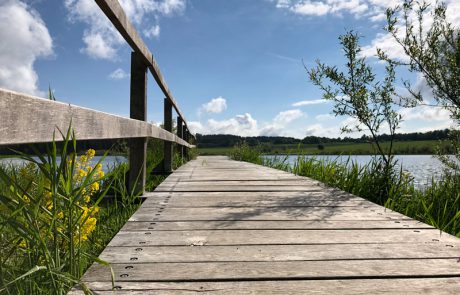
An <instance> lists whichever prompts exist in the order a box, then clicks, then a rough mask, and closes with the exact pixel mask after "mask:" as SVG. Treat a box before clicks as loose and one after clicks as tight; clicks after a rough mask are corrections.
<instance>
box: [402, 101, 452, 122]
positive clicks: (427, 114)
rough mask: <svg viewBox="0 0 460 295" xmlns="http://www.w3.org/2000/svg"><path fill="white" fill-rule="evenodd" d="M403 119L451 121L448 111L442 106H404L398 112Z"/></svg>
mask: <svg viewBox="0 0 460 295" xmlns="http://www.w3.org/2000/svg"><path fill="white" fill-rule="evenodd" d="M398 113H399V114H400V115H401V116H402V119H403V120H405V121H410V120H423V121H424V122H427V121H430V122H432V121H445V122H449V124H451V123H453V121H452V120H451V118H450V112H449V111H448V110H446V109H445V108H442V107H432V106H423V105H422V106H418V107H415V108H404V109H401V110H399V112H398Z"/></svg>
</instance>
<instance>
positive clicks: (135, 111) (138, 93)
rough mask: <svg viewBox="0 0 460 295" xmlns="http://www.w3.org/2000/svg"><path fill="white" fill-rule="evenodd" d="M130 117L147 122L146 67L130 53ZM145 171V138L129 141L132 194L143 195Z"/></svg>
mask: <svg viewBox="0 0 460 295" xmlns="http://www.w3.org/2000/svg"><path fill="white" fill-rule="evenodd" d="M129 112H130V117H131V119H135V120H140V121H147V67H146V65H145V62H144V60H143V58H142V56H141V55H140V54H139V53H137V52H131V84H130V108H129ZM146 170H147V138H145V137H144V138H133V139H132V140H130V141H129V184H128V189H129V191H130V192H132V194H138V193H140V194H143V193H144V189H145V181H146Z"/></svg>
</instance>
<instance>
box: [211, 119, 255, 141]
mask: <svg viewBox="0 0 460 295" xmlns="http://www.w3.org/2000/svg"><path fill="white" fill-rule="evenodd" d="M207 133H208V134H238V135H242V136H255V135H258V128H257V120H255V119H254V118H252V116H251V114H249V113H245V114H243V115H236V116H235V117H233V118H231V119H228V120H221V121H219V120H214V119H209V120H208V124H207Z"/></svg>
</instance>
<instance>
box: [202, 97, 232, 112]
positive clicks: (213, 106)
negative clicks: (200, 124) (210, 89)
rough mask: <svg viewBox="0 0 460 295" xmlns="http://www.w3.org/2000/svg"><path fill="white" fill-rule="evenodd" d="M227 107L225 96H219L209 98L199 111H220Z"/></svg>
mask: <svg viewBox="0 0 460 295" xmlns="http://www.w3.org/2000/svg"><path fill="white" fill-rule="evenodd" d="M226 109H227V101H226V100H225V98H223V97H221V96H219V97H216V98H213V99H211V101H209V102H208V103H205V104H203V105H202V106H201V108H200V113H201V112H204V113H214V114H218V113H222V112H223V111H225V110H226Z"/></svg>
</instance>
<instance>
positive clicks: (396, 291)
mask: <svg viewBox="0 0 460 295" xmlns="http://www.w3.org/2000/svg"><path fill="white" fill-rule="evenodd" d="M87 285H88V287H89V288H91V289H92V290H95V291H97V293H98V294H101V295H102V294H104V295H108V294H114V295H120V294H131V295H141V294H142V295H143V294H149V295H150V294H167V295H170V294H174V295H177V294H197V293H199V294H217V295H228V294H235V292H238V294H241V295H250V294H252V295H253V294H264V295H265V294H267V295H271V294H283V295H298V294H301V293H307V291H308V294H341V295H369V294H393V295H457V294H459V292H460V280H459V278H422V279H420V278H418V279H417V278H410V279H391V280H387V279H354V280H327V281H315V280H284V281H273V280H272V281H232V282H180V283H171V282H116V287H117V290H116V291H111V290H112V284H111V282H89V283H87ZM68 294H69V295H77V294H78V295H82V294H83V292H82V291H78V290H72V291H71V292H70V293H68Z"/></svg>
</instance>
